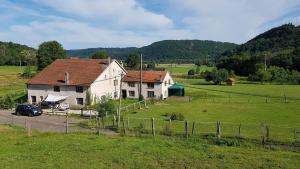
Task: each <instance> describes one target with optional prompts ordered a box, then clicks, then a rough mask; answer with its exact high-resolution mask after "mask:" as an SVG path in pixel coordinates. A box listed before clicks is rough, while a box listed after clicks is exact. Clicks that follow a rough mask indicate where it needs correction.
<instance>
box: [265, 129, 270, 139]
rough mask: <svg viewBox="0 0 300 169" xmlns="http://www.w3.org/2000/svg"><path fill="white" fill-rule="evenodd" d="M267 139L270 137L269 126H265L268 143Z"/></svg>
mask: <svg viewBox="0 0 300 169" xmlns="http://www.w3.org/2000/svg"><path fill="white" fill-rule="evenodd" d="M269 137H270V128H269V126H266V142H268V141H269Z"/></svg>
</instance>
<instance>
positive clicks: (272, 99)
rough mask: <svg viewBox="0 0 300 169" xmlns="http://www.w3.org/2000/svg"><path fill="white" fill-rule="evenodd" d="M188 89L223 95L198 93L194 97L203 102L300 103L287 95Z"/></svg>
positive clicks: (198, 88) (191, 87)
mask: <svg viewBox="0 0 300 169" xmlns="http://www.w3.org/2000/svg"><path fill="white" fill-rule="evenodd" d="M186 88H190V89H194V90H202V91H210V92H215V93H223V94H225V95H223V96H222V97H220V96H219V95H218V96H215V95H213V94H212V93H210V95H208V94H207V93H206V92H203V93H197V95H194V97H197V98H199V99H200V100H201V101H204V102H205V101H206V102H227V103H290V102H299V101H300V98H299V97H290V96H287V95H286V94H284V93H283V94H282V96H273V95H267V94H266V95H264V94H257V93H246V92H239V91H224V90H217V89H207V88H202V87H194V86H191V85H187V86H186Z"/></svg>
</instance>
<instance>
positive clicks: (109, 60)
mask: <svg viewBox="0 0 300 169" xmlns="http://www.w3.org/2000/svg"><path fill="white" fill-rule="evenodd" d="M107 60H108V65H110V62H111V59H110V56H108V58H107Z"/></svg>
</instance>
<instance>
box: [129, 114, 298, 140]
mask: <svg viewBox="0 0 300 169" xmlns="http://www.w3.org/2000/svg"><path fill="white" fill-rule="evenodd" d="M171 124H172V120H171V119H169V127H170V129H171ZM126 126H127V128H129V118H127V124H126V122H125V120H123V132H124V134H126V133H127V131H126ZM241 127H242V124H239V125H238V137H241ZM195 128H196V123H195V122H193V123H192V130H191V135H194V134H195ZM293 132H294V139H295V140H296V139H297V134H298V133H299V132H298V131H297V130H296V129H294V130H293ZM151 133H152V136H153V137H155V135H156V127H155V118H151ZM215 135H216V137H217V138H218V139H220V138H221V122H220V121H217V122H216V134H215ZM184 136H185V138H186V139H188V138H189V123H188V121H187V120H185V121H184ZM268 141H270V128H269V126H268V125H265V124H262V125H261V144H262V145H265V144H266V143H267V142H268Z"/></svg>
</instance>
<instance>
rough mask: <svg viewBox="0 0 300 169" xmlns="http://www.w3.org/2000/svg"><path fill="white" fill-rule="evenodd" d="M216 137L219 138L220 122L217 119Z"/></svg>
mask: <svg viewBox="0 0 300 169" xmlns="http://www.w3.org/2000/svg"><path fill="white" fill-rule="evenodd" d="M217 137H218V138H221V122H219V121H217Z"/></svg>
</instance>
